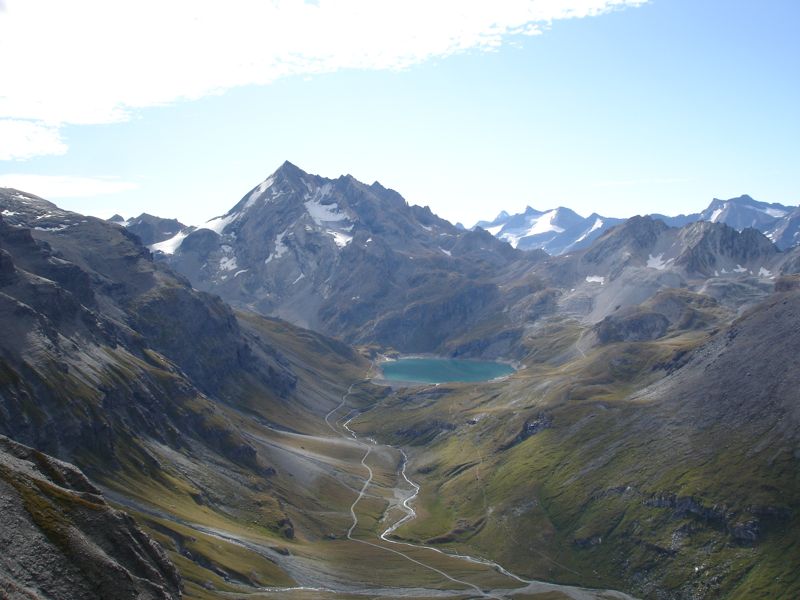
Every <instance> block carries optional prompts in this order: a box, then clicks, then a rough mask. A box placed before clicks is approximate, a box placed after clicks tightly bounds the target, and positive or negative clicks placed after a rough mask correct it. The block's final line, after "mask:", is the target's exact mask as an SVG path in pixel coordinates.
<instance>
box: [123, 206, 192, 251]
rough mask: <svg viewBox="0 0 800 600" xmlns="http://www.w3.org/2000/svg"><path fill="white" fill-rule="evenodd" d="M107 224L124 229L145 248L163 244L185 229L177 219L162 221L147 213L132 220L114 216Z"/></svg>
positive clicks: (162, 219)
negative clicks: (134, 236) (159, 243)
mask: <svg viewBox="0 0 800 600" xmlns="http://www.w3.org/2000/svg"><path fill="white" fill-rule="evenodd" d="M108 222H109V223H115V224H116V225H121V226H122V227H125V228H126V229H127V230H128V231H130V232H131V233H133V234H134V235H136V236H137V237H138V238H139V239H140V240H141V241H142V243H143V244H144V245H146V246H150V245H152V244H157V243H158V242H163V241H164V240H167V239H170V238H172V237H174V236H175V235H176V234H177V233H178V232H180V231H183V230H184V229H187V227H186V225H184V224H183V223H181V222H180V221H178V220H177V219H164V218H161V217H156V216H153V215H148V214H147V213H142V214H140V215H139V216H138V217H134V218H133V219H124V218H123V217H121V216H120V215H114V216H113V217H111V218H110V219H108Z"/></svg>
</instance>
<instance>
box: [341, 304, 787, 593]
mask: <svg viewBox="0 0 800 600" xmlns="http://www.w3.org/2000/svg"><path fill="white" fill-rule="evenodd" d="M665 294H667V295H663V294H662V296H660V297H659V298H658V300H657V301H654V302H650V303H648V304H647V305H644V306H642V307H641V308H640V310H641V311H642V312H641V313H640V314H645V311H647V312H649V313H651V314H652V313H658V314H663V313H666V314H670V311H673V312H672V314H671V315H670V316H671V320H670V321H671V325H670V327H669V330H668V331H667V332H666V334H665V335H663V336H661V337H659V338H657V339H652V338H651V337H644V338H638V339H637V338H619V337H617V338H611V339H605V340H603V341H601V343H599V344H597V345H594V346H591V347H586V348H585V350H583V351H581V352H570V348H571V347H573V348H574V345H580V343H581V341H582V340H583V339H586V336H588V335H591V334H589V333H588V331H587V329H585V328H584V327H582V326H581V325H580V324H578V323H576V322H570V321H566V320H564V319H561V320H552V321H551V322H550V323H549V325H548V326H547V327H544V326H542V327H540V328H539V329H538V331H537V334H538V335H537V340H536V344H537V348H536V350H535V351H534V353H533V354H532V358H530V359H528V360H526V361H525V365H526V368H525V369H523V370H521V371H519V372H518V373H517V374H516V375H514V376H512V377H511V378H510V379H509V380H508V381H507V382H504V383H502V384H486V385H485V386H483V388H481V387H478V386H474V385H469V386H466V385H464V386H459V385H444V386H438V387H437V388H435V389H434V388H429V389H421V388H417V389H410V390H408V391H407V392H406V393H404V394H398V395H397V396H396V397H394V398H391V399H390V400H389V401H388V402H386V403H385V404H384V405H383V406H381V407H379V408H377V409H375V410H373V411H371V412H370V413H368V414H365V415H364V416H363V417H360V418H359V419H356V420H355V421H354V424H353V427H354V428H355V429H356V430H357V431H371V432H372V431H377V432H378V433H379V435H380V437H381V438H382V439H388V440H393V441H394V442H395V443H402V444H405V445H406V446H407V447H409V448H410V450H409V455H410V456H411V465H410V468H409V472H410V475H409V476H410V477H411V478H413V479H415V480H416V481H418V482H419V483H420V484H421V486H422V490H423V492H422V494H421V497H420V506H419V509H418V511H419V513H420V515H421V516H420V518H418V519H417V520H415V521H413V522H411V523H410V524H408V525H407V526H406V527H404V528H401V529H399V530H398V531H397V535H398V536H399V537H400V539H403V540H405V541H410V542H415V543H419V542H423V543H428V544H436V545H438V547H439V548H441V549H442V550H443V551H451V552H463V553H469V554H479V555H482V556H487V557H491V558H492V559H493V560H498V561H500V562H502V563H503V564H505V565H507V566H508V567H510V568H512V569H517V570H518V571H519V572H520V573H521V574H523V575H527V576H532V577H547V578H550V579H556V580H562V581H563V580H566V581H570V580H576V579H577V580H580V581H586V582H589V584H590V585H596V586H604V587H616V588H617V589H625V590H627V591H630V592H631V593H633V594H634V595H636V596H637V597H642V598H659V599H681V600H683V599H688V598H737V599H739V598H741V599H744V598H748V599H749V598H778V597H780V598H792V597H795V596H796V595H797V594H798V593H799V592H800V577H798V573H797V572H796V569H794V565H795V564H797V561H798V560H800V545H798V539H800V537H798V528H800V519H799V518H798V515H800V513H799V512H798V510H800V487H799V486H800V480H798V478H797V473H798V472H800V471H799V470H798V469H799V468H800V464H798V460H800V450H798V449H800V438H799V437H798V434H797V431H798V419H800V410H799V407H800V395H798V389H800V388H798V381H797V377H798V375H797V374H798V373H800V368H799V367H800V365H798V364H797V363H798V359H797V357H798V356H800V354H798V351H800V349H798V348H796V346H797V344H798V340H799V339H800V337H798V335H796V333H797V331H800V330H798V327H800V293H798V292H797V290H796V289H795V290H794V291H788V292H780V293H775V294H771V295H769V296H768V297H767V298H766V299H765V300H764V301H763V302H762V303H760V304H758V305H756V306H755V307H753V308H752V309H751V310H749V311H748V312H747V313H746V314H744V315H743V316H742V317H741V318H739V319H738V320H735V321H734V322H733V323H732V324H730V325H726V324H725V323H726V321H727V320H728V319H729V318H730V313H726V312H725V311H719V307H718V306H716V305H715V304H714V303H713V301H709V299H707V298H705V299H704V298H703V297H702V296H686V297H683V298H681V297H676V296H675V295H674V292H670V291H668V292H665ZM669 307H673V308H672V309H670V308H669ZM675 308H679V310H674V309H675ZM686 309H689V312H685V310H686ZM692 313H693V314H692ZM703 319H704V320H705V321H704V322H703ZM430 424H436V427H435V428H434V429H433V430H432V429H431V425H430Z"/></svg>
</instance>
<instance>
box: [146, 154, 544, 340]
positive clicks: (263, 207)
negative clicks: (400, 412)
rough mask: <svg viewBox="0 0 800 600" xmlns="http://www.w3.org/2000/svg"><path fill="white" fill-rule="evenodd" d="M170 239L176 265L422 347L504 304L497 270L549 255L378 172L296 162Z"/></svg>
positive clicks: (200, 279)
mask: <svg viewBox="0 0 800 600" xmlns="http://www.w3.org/2000/svg"><path fill="white" fill-rule="evenodd" d="M168 244H170V245H171V247H170V251H171V250H172V248H173V247H174V252H172V253H171V254H166V253H162V254H160V256H162V257H163V258H164V259H165V260H166V261H167V262H168V263H169V264H170V265H171V266H172V267H174V268H175V269H177V270H178V271H180V272H181V273H183V274H184V275H186V276H187V277H188V278H189V279H190V280H191V281H192V284H193V285H194V286H195V287H197V288H198V289H204V290H209V291H213V292H215V293H218V294H220V296H222V297H223V298H224V299H225V300H227V301H229V302H231V303H233V304H234V305H236V306H240V307H247V308H249V309H252V310H255V311H257V312H259V313H261V314H266V315H274V316H278V317H281V318H284V319H287V320H289V321H291V322H293V323H296V324H299V325H301V326H304V327H310V328H312V329H316V330H318V331H322V332H324V333H326V334H329V335H336V336H340V337H342V338H343V339H345V340H347V341H350V342H358V343H361V342H378V343H381V344H383V345H386V346H393V347H395V348H397V349H399V350H402V351H417V352H420V351H422V352H433V351H437V350H440V349H441V348H442V347H443V345H444V344H445V343H446V342H447V341H448V340H452V339H454V338H455V337H456V336H457V335H464V334H465V333H466V332H467V331H468V330H469V326H470V325H472V324H475V323H477V322H479V321H481V320H483V319H485V318H486V317H487V315H488V314H502V307H498V306H497V305H496V300H497V298H498V296H499V291H498V283H497V281H498V280H499V279H500V278H501V277H502V276H503V274H504V273H507V272H508V271H510V270H514V269H520V268H522V267H524V266H526V265H530V264H532V263H534V262H535V261H536V260H538V259H539V258H541V257H540V256H539V255H535V254H534V255H530V256H526V255H523V254H522V253H520V252H517V251H515V250H514V249H512V248H510V247H509V246H508V245H507V244H504V243H502V242H500V241H498V240H496V239H495V238H493V237H492V236H491V235H488V234H486V233H485V232H465V231H462V230H460V229H458V228H456V227H455V226H453V225H451V224H450V223H448V222H447V221H444V220H443V219H440V218H438V217H436V216H435V215H433V214H432V213H431V212H430V210H429V209H427V208H420V207H416V206H408V205H407V204H406V202H405V200H403V198H402V197H401V196H400V195H399V194H397V193H396V192H394V191H392V190H388V189H386V188H384V187H382V186H381V185H380V184H378V183H374V184H372V185H365V184H362V183H360V182H358V181H356V180H355V179H353V178H352V177H350V176H346V177H340V178H338V179H336V180H330V179H325V178H322V177H319V176H315V175H309V174H307V173H304V172H303V171H301V170H300V169H298V168H297V167H295V166H294V165H292V164H290V163H285V164H284V165H283V166H282V167H281V168H279V169H278V170H277V171H276V172H275V173H274V174H273V175H272V176H270V177H269V178H267V179H266V180H265V181H264V182H262V183H261V184H260V185H258V186H256V187H255V188H254V189H253V190H251V191H250V192H249V193H248V194H247V195H245V196H244V198H242V200H241V201H240V202H239V203H238V204H236V205H235V206H234V207H233V208H232V209H231V210H230V211H228V212H227V213H225V214H224V215H222V216H221V217H218V218H216V219H213V220H212V221H209V222H208V223H207V224H206V225H205V226H204V227H203V228H200V229H197V230H196V231H192V232H190V233H188V234H187V233H186V232H182V233H180V234H179V235H178V236H176V237H175V238H174V239H173V240H172V241H166V242H164V243H163V245H165V246H166V245H168ZM153 248H154V249H156V250H158V248H159V246H153ZM433 312H436V314H437V316H436V318H435V319H431V318H426V317H425V316H423V313H424V315H432V314H433Z"/></svg>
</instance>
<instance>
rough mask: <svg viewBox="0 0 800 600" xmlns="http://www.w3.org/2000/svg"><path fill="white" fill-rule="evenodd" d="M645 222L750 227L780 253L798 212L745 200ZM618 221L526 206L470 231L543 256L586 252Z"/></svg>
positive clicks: (794, 231) (797, 230) (799, 222)
mask: <svg viewBox="0 0 800 600" xmlns="http://www.w3.org/2000/svg"><path fill="white" fill-rule="evenodd" d="M649 216H651V217H653V218H654V219H657V220H660V221H664V223H666V224H667V225H669V226H671V227H682V226H684V225H687V224H688V223H693V222H695V221H710V222H712V223H724V224H725V225H729V226H730V227H733V228H734V229H736V230H738V231H742V230H743V229H746V228H748V227H752V228H753V229H757V230H758V231H760V232H761V233H763V234H764V235H766V236H767V237H768V238H769V239H770V240H771V241H772V242H773V243H775V245H776V246H778V248H780V249H782V250H783V249H786V248H790V247H792V246H795V245H797V244H798V243H800V208H798V207H797V206H784V205H783V204H767V203H766V202H759V201H757V200H754V199H753V198H751V197H750V196H747V195H744V196H739V197H738V198H731V199H729V200H719V199H716V198H715V199H714V200H713V201H712V202H711V204H709V205H708V207H707V208H706V209H705V210H703V211H702V212H699V213H693V214H690V215H678V216H674V217H670V216H666V215H661V214H652V215H649ZM622 221H624V219H617V218H611V217H604V216H601V215H599V214H597V213H592V214H591V215H589V216H588V217H585V218H584V217H581V216H580V215H579V214H577V213H575V212H574V211H572V210H570V209H569V208H564V207H559V208H555V209H552V210H548V211H539V210H536V209H533V208H531V207H530V206H529V207H527V208H526V209H525V211H524V212H522V213H519V214H515V215H510V214H508V213H507V212H505V211H503V212H501V213H500V214H499V215H497V217H495V218H494V220H492V221H479V222H478V223H477V224H476V225H475V227H476V228H477V227H480V228H482V229H485V230H487V231H488V232H489V233H491V234H492V235H494V236H495V237H497V238H498V239H501V240H504V241H506V242H508V243H509V244H511V245H512V246H513V247H514V248H518V249H520V250H533V249H541V250H544V251H545V252H547V253H548V254H551V255H559V254H566V253H568V252H573V251H575V250H580V249H582V248H587V247H589V246H590V245H591V243H592V242H593V241H594V240H596V239H597V238H599V237H600V235H601V234H602V233H603V232H604V231H606V230H608V229H610V228H611V227H614V226H615V225H618V224H619V223H621V222H622Z"/></svg>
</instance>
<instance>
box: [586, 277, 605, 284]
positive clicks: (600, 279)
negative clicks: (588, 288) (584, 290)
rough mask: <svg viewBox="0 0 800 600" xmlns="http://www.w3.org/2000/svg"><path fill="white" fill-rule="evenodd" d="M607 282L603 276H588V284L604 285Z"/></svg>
mask: <svg viewBox="0 0 800 600" xmlns="http://www.w3.org/2000/svg"><path fill="white" fill-rule="evenodd" d="M605 282H606V278H605V277H603V276H601V275H587V276H586V283H599V284H600V285H603V284H604V283H605Z"/></svg>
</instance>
